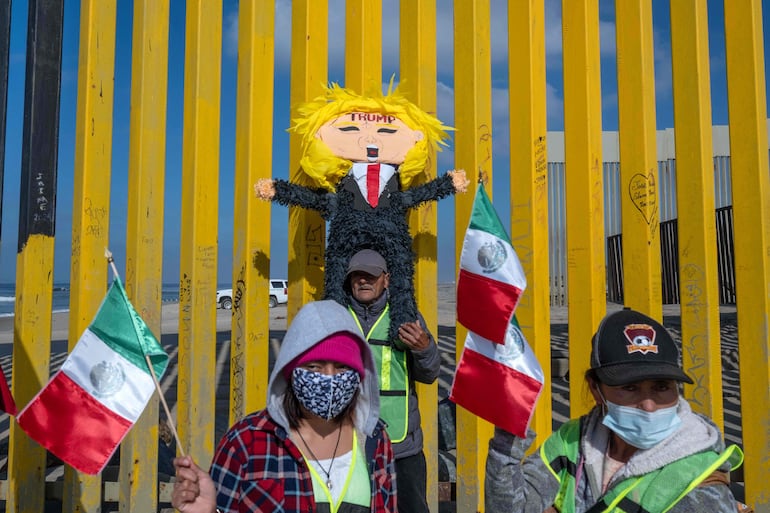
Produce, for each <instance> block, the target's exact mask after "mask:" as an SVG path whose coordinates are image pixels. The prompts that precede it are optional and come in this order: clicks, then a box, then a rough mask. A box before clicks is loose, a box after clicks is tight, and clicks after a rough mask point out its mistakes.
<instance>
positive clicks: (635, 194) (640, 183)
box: [628, 173, 658, 224]
mask: <svg viewBox="0 0 770 513" xmlns="http://www.w3.org/2000/svg"><path fill="white" fill-rule="evenodd" d="M628 195H629V197H630V198H631V203H633V204H634V206H635V207H636V208H637V210H639V212H641V213H642V217H644V220H645V222H646V223H647V224H650V223H651V222H652V220H653V219H654V218H655V216H656V215H657V213H658V188H657V186H656V184H655V175H654V174H652V173H649V174H648V175H646V176H645V175H643V174H641V173H636V174H635V175H634V176H632V177H631V181H630V182H629V183H628Z"/></svg>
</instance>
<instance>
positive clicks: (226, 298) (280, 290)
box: [217, 278, 289, 310]
mask: <svg viewBox="0 0 770 513" xmlns="http://www.w3.org/2000/svg"><path fill="white" fill-rule="evenodd" d="M268 301H269V302H268V304H269V305H270V308H273V307H274V306H277V305H280V304H283V303H286V302H288V301H289V282H288V280H275V279H273V278H270V299H269V300H268ZM232 307H233V289H219V290H217V308H224V309H225V310H230V309H231V308H232Z"/></svg>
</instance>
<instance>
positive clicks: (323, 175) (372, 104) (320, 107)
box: [289, 79, 452, 191]
mask: <svg viewBox="0 0 770 513" xmlns="http://www.w3.org/2000/svg"><path fill="white" fill-rule="evenodd" d="M351 112H365V113H378V114H385V115H391V116H395V117H397V118H398V119H400V120H401V121H403V122H404V124H405V125H406V126H408V127H409V128H411V129H412V130H419V131H421V132H422V133H423V138H422V140H420V141H418V142H417V143H416V144H415V146H414V147H413V148H412V149H411V150H409V152H407V154H406V156H405V157H404V162H403V163H402V164H401V165H400V166H399V168H398V169H399V173H398V174H399V176H400V180H401V186H402V187H407V186H408V185H409V183H411V181H412V180H413V179H414V177H416V176H417V175H419V174H420V173H422V172H423V171H424V170H425V168H426V167H427V166H428V164H429V162H430V155H431V152H433V151H440V150H441V146H445V145H446V142H445V140H446V138H447V137H448V135H447V130H452V128H451V127H448V126H445V125H444V124H443V123H442V122H441V121H439V120H438V118H436V117H435V116H433V115H431V114H428V113H427V112H425V111H423V110H422V109H420V108H419V107H418V106H417V105H415V104H414V103H412V102H410V101H409V100H407V99H406V97H405V96H403V95H402V94H400V93H399V92H398V91H397V90H394V89H393V80H392V79H391V81H390V86H389V87H388V92H387V94H385V95H383V94H382V92H379V91H377V92H374V93H372V94H370V95H369V96H361V95H358V94H356V93H354V92H353V91H351V90H350V89H345V88H343V87H340V86H339V85H338V84H331V85H330V86H329V87H328V88H327V89H326V91H325V92H324V94H323V95H321V96H318V97H317V98H315V99H314V100H313V101H310V102H308V103H304V104H302V105H300V106H299V107H297V109H296V113H297V116H296V118H295V119H293V120H292V123H293V124H292V126H291V128H290V129H289V131H290V132H293V133H295V134H298V135H300V136H302V159H301V160H300V166H302V169H303V170H304V171H305V174H307V175H308V177H309V178H310V179H311V180H312V181H313V182H315V183H317V184H318V185H319V186H321V187H324V188H326V189H328V190H332V191H333V190H334V188H335V186H336V184H337V183H339V181H340V180H341V179H342V178H343V177H344V176H345V175H346V174H347V173H348V171H350V168H351V166H352V164H353V163H352V162H350V161H349V160H346V159H341V158H339V157H337V156H335V155H334V154H333V153H332V152H331V150H329V147H328V146H327V145H326V144H324V143H323V142H322V141H321V140H320V139H319V138H318V137H316V134H317V133H318V131H319V130H320V129H321V127H322V126H323V125H324V124H326V123H327V122H329V121H331V120H333V119H336V118H338V117H340V116H342V115H343V114H347V113H351Z"/></svg>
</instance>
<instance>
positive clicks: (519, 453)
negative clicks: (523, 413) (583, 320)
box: [485, 308, 745, 513]
mask: <svg viewBox="0 0 770 513" xmlns="http://www.w3.org/2000/svg"><path fill="white" fill-rule="evenodd" d="M591 346H592V347H591V368H590V369H589V370H588V371H587V372H586V375H585V378H586V382H587V384H588V388H589V390H590V392H591V395H592V396H593V398H594V400H595V401H596V406H595V407H594V408H593V409H592V410H591V411H590V412H589V413H588V414H587V415H584V416H582V417H580V418H579V419H573V420H569V421H567V422H566V423H564V424H563V425H562V426H561V427H560V428H559V429H558V430H557V431H555V432H554V433H553V434H551V435H550V436H549V437H548V438H547V439H546V440H545V442H544V443H543V445H542V446H541V447H540V449H539V450H538V451H536V452H535V453H533V454H532V455H530V456H529V457H526V458H525V451H527V449H528V448H529V447H530V445H531V444H532V441H533V439H534V437H535V433H533V432H532V431H531V430H530V431H528V433H527V438H526V439H522V438H519V437H516V436H514V435H512V434H510V433H507V432H505V431H503V430H502V429H500V428H495V434H494V437H493V438H492V440H491V441H490V443H489V453H488V456H487V462H486V478H485V505H486V511H487V512H503V511H505V512H528V513H542V512H556V511H559V512H562V513H583V512H590V513H595V512H596V513H598V512H604V511H607V512H609V511H612V512H616V511H617V512H627V513H630V512H647V513H662V512H665V511H670V512H672V513H689V512H702V511H709V512H724V513H728V512H729V513H735V511H736V510H738V511H741V510H740V509H736V506H737V505H738V504H739V503H737V502H736V500H735V498H734V496H733V494H732V492H731V491H730V488H729V486H728V484H729V471H730V470H731V469H734V468H736V467H737V466H739V465H740V464H741V463H742V460H743V454H742V452H741V450H740V449H739V448H738V447H737V446H730V447H727V448H726V447H725V444H724V442H723V439H722V435H721V433H720V431H719V429H718V428H717V427H716V425H714V423H713V422H712V421H711V420H709V419H708V418H706V417H705V416H702V415H700V414H697V413H695V412H693V411H692V409H691V408H690V405H689V403H688V402H687V401H686V400H685V399H684V398H683V397H682V396H681V395H680V392H679V388H680V384H681V383H690V384H691V383H693V381H692V379H691V378H690V377H689V376H688V375H687V374H685V372H684V371H683V370H682V367H681V366H680V364H679V350H678V348H677V346H676V343H675V342H674V340H673V339H672V337H671V335H670V334H669V333H668V331H667V330H666V329H665V328H664V327H663V326H662V325H661V324H660V323H659V322H657V321H655V320H654V319H652V318H650V317H648V316H647V315H644V314H642V313H640V312H637V311H634V310H631V309H630V308H624V309H623V310H620V311H617V312H614V313H611V314H609V315H607V316H606V317H605V318H604V319H603V320H602V322H601V323H600V324H599V327H598V329H597V331H596V333H595V334H594V336H593V339H592V344H591ZM744 511H745V510H744Z"/></svg>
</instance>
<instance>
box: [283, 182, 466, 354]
mask: <svg viewBox="0 0 770 513" xmlns="http://www.w3.org/2000/svg"><path fill="white" fill-rule="evenodd" d="M274 185H275V196H274V197H273V201H277V202H278V203H280V204H281V205H287V206H297V207H303V208H308V209H311V210H317V211H318V212H319V213H320V214H321V217H323V219H324V220H326V221H328V222H329V236H328V237H327V241H328V242H327V245H326V255H325V267H326V271H325V275H324V298H325V299H333V300H335V301H337V302H338V303H340V304H342V305H345V306H347V295H346V293H345V290H344V281H345V272H346V270H347V265H348V262H349V261H350V258H351V257H352V256H353V255H354V254H355V253H356V252H357V251H359V250H361V249H367V248H368V249H373V250H375V251H377V252H378V253H380V254H381V255H382V256H383V258H385V262H387V264H388V271H389V272H390V287H389V293H390V318H391V323H390V337H391V339H395V338H397V336H398V327H399V326H401V324H403V323H404V322H410V321H416V320H417V304H416V302H415V298H414V254H413V252H412V236H411V235H410V233H409V225H408V224H407V221H406V214H407V211H408V210H409V209H410V208H414V207H417V206H419V205H420V204H422V203H425V202H427V201H438V200H440V199H442V198H445V197H447V196H449V195H450V194H454V193H455V188H454V185H453V183H452V177H451V176H450V175H448V174H446V175H444V176H441V177H438V178H435V179H433V180H431V181H430V182H427V183H425V184H422V185H418V186H416V187H412V188H409V189H407V190H399V182H398V173H395V174H394V175H393V176H392V177H391V179H390V180H389V181H388V183H387V184H386V185H385V188H384V190H383V191H382V194H381V195H380V197H379V203H378V205H377V207H376V208H372V207H371V206H370V205H369V203H367V201H366V198H364V196H363V194H361V190H360V189H359V188H358V185H357V184H356V182H355V180H354V179H353V178H352V177H351V176H350V175H347V176H345V177H344V178H343V179H342V180H340V183H339V184H338V185H337V191H336V192H334V193H333V192H329V191H328V190H326V189H320V188H319V189H313V188H309V187H304V186H302V185H298V184H295V183H291V182H288V181H286V180H275V181H274Z"/></svg>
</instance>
